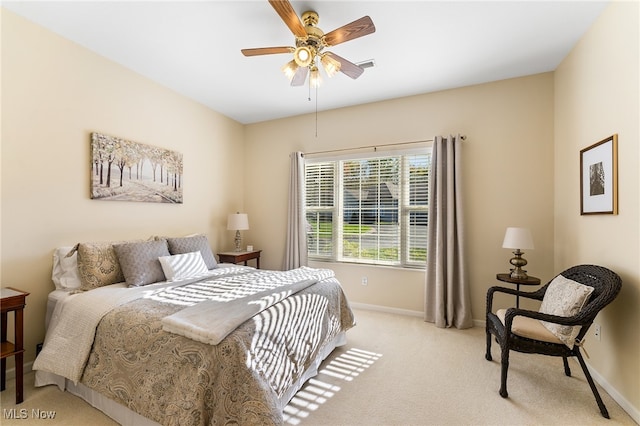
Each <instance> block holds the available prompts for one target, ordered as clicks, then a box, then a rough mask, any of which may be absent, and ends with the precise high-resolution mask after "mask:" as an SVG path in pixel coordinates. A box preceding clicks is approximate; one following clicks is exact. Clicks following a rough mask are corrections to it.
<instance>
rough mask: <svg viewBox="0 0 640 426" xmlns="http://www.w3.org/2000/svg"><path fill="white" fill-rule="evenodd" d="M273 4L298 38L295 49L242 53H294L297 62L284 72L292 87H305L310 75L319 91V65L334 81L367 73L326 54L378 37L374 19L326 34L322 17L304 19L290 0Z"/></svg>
mask: <svg viewBox="0 0 640 426" xmlns="http://www.w3.org/2000/svg"><path fill="white" fill-rule="evenodd" d="M269 4H271V6H272V7H273V8H274V9H275V11H276V12H277V13H278V15H280V18H282V20H283V21H284V23H285V24H286V25H287V27H289V29H290V30H291V32H292V33H293V35H294V36H295V38H296V41H295V47H291V46H280V47H259V48H253V49H242V50H241V52H242V54H243V55H244V56H258V55H272V54H279V53H293V59H292V60H291V61H289V62H288V63H287V64H285V65H284V66H283V67H282V71H283V72H284V73H285V74H286V75H287V77H288V78H289V80H290V81H291V85H292V86H302V85H303V84H304V82H305V81H306V79H307V74H310V75H309V85H310V86H311V87H318V85H319V84H320V74H319V72H318V62H319V63H320V64H322V67H323V68H324V70H325V71H326V73H327V75H329V77H332V76H333V75H335V74H336V73H337V72H342V73H343V74H346V75H348V76H349V77H351V78H353V79H356V78H358V77H360V75H361V74H362V73H363V72H364V68H362V67H360V66H358V65H356V64H354V63H353V62H350V61H348V60H346V59H344V58H342V57H340V56H338V55H336V54H335V53H332V52H328V51H324V48H325V47H331V46H335V45H338V44H340V43H344V42H346V41H349V40H353V39H356V38H358V37H362V36H366V35H368V34H371V33H374V32H375V31H376V27H375V26H374V25H373V21H372V20H371V18H370V17H368V16H363V17H362V18H360V19H357V20H355V21H353V22H351V23H349V24H347V25H344V26H342V27H340V28H337V29H335V30H333V31H331V32H328V33H326V34H325V33H324V32H323V31H322V30H321V29H320V28H318V27H317V26H316V25H317V24H318V14H317V13H316V12H314V11H307V12H304V13H303V14H302V19H301V18H299V17H298V15H297V13H296V11H295V10H294V9H293V6H291V3H289V1H288V0H269Z"/></svg>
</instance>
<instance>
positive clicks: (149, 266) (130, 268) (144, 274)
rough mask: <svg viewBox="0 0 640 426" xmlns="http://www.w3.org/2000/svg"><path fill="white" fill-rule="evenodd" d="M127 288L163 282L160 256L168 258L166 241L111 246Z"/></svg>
mask: <svg viewBox="0 0 640 426" xmlns="http://www.w3.org/2000/svg"><path fill="white" fill-rule="evenodd" d="M113 248H114V250H115V252H116V255H117V256H118V262H120V267H121V268H122V272H123V274H124V278H125V281H126V282H127V285H129V286H141V285H146V284H152V283H157V282H158V281H164V280H165V276H164V272H162V266H161V265H160V262H159V261H158V258H159V257H161V256H168V255H169V249H168V247H167V242H166V240H158V241H144V242H136V243H127V244H115V245H114V246H113Z"/></svg>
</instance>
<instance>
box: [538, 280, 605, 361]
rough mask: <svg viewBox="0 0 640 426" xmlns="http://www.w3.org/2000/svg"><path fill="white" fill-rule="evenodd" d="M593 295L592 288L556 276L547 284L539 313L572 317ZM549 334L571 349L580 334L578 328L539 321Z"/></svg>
mask: <svg viewBox="0 0 640 426" xmlns="http://www.w3.org/2000/svg"><path fill="white" fill-rule="evenodd" d="M591 293H593V287H589V286H586V285H584V284H580V283H578V282H575V281H573V280H570V279H568V278H566V277H564V276H562V275H558V276H557V277H555V278H554V279H553V281H551V283H549V287H547V291H546V292H545V294H544V299H542V304H541V305H540V309H539V312H541V313H543V314H550V315H557V316H560V317H572V316H574V315H576V314H577V313H578V312H580V310H581V309H582V307H583V306H584V305H585V303H587V301H588V300H589V297H590V296H591ZM540 322H541V323H542V325H544V326H545V327H546V328H547V329H548V330H549V331H550V332H552V333H553V334H554V335H556V336H557V337H558V339H560V340H562V341H563V342H564V344H565V345H567V346H568V347H569V348H572V349H573V345H574V343H575V340H576V336H577V335H578V333H579V332H580V328H581V327H580V326H579V325H576V326H570V325H560V324H554V323H550V322H546V321H540Z"/></svg>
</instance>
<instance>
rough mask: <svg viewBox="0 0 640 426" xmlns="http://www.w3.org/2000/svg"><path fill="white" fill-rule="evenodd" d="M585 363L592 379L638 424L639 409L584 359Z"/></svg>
mask: <svg viewBox="0 0 640 426" xmlns="http://www.w3.org/2000/svg"><path fill="white" fill-rule="evenodd" d="M585 363H586V364H587V367H588V368H589V373H591V377H593V380H595V381H596V382H597V383H598V384H599V385H600V386H602V388H603V389H604V390H605V391H607V393H608V394H609V395H610V396H611V398H613V400H614V401H615V402H617V403H618V405H619V406H620V407H622V409H623V410H624V411H626V412H627V414H628V415H629V416H631V418H632V419H633V421H635V422H636V423H638V424H640V410H639V409H638V408H637V407H634V406H633V404H632V403H631V402H629V401H627V399H626V398H625V397H624V396H622V395H621V394H620V392H618V390H617V389H616V388H614V387H613V386H612V385H611V384H610V383H609V382H608V381H607V380H606V379H605V378H604V377H603V376H602V375H601V374H600V373H598V372H597V371H596V369H595V368H593V367H592V366H591V365H589V363H588V362H586V360H585Z"/></svg>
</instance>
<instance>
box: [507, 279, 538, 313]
mask: <svg viewBox="0 0 640 426" xmlns="http://www.w3.org/2000/svg"><path fill="white" fill-rule="evenodd" d="M496 279H497V280H498V281H503V282H505V283H511V284H515V285H516V290H518V291H520V285H539V284H540V278H536V277H531V276H528V277H527V278H525V279H523V280H518V279H515V278H511V274H508V273H507V274H496ZM516 308H520V296H519V295H516Z"/></svg>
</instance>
